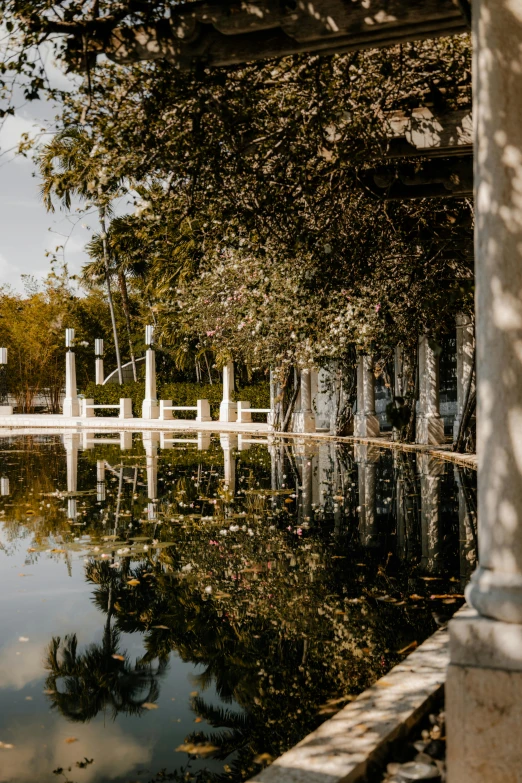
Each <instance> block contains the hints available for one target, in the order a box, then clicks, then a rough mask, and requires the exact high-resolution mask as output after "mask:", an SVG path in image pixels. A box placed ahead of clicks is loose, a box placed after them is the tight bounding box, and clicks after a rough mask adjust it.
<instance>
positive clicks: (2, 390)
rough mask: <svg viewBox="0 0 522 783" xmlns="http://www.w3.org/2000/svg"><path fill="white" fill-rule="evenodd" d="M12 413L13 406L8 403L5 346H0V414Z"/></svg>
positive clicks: (8, 414) (7, 414) (10, 414)
mask: <svg viewBox="0 0 522 783" xmlns="http://www.w3.org/2000/svg"><path fill="white" fill-rule="evenodd" d="M4 403H5V404H4ZM12 415H13V406H12V405H9V394H8V390H7V348H0V416H12Z"/></svg>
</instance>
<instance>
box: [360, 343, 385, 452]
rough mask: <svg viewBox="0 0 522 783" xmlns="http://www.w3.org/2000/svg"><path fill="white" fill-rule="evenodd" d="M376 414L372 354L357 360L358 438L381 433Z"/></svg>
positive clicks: (376, 435) (371, 436) (375, 435)
mask: <svg viewBox="0 0 522 783" xmlns="http://www.w3.org/2000/svg"><path fill="white" fill-rule="evenodd" d="M380 430H381V428H380V426H379V419H378V418H377V416H376V415H375V375H374V372H373V359H372V357H371V356H366V355H365V356H359V359H358V362H357V413H356V414H355V423H354V435H355V437H357V438H376V437H378V435H379V433H380Z"/></svg>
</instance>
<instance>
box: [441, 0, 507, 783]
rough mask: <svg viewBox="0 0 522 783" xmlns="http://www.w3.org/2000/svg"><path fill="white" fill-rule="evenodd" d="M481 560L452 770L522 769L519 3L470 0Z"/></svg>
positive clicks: (453, 724)
mask: <svg viewBox="0 0 522 783" xmlns="http://www.w3.org/2000/svg"><path fill="white" fill-rule="evenodd" d="M473 31H474V46H473V51H474V75H473V81H474V85H473V86H474V89H473V97H474V108H473V118H474V123H475V144H474V150H475V188H476V197H475V219H476V223H475V225H476V235H475V269H476V299H475V303H476V340H477V452H478V544H479V563H480V565H479V568H478V569H477V571H476V572H475V574H474V576H473V577H472V580H471V584H470V585H469V586H468V589H467V591H466V595H467V599H468V603H469V604H471V606H472V607H473V608H474V610H475V611H473V610H470V611H469V612H468V613H465V614H464V615H462V616H461V617H459V618H458V619H457V618H456V619H455V620H453V621H452V622H451V623H450V656H451V664H450V666H449V670H448V678H447V682H446V716H447V737H448V756H447V761H448V781H449V783H461V781H473V783H501V781H502V783H505V781H517V780H520V776H521V770H522V743H521V742H520V741H519V737H520V726H521V720H522V184H521V183H522V100H521V99H520V96H521V95H522V3H520V2H519V1H518V2H517V0H473Z"/></svg>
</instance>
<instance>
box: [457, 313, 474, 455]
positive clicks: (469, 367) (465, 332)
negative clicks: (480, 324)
mask: <svg viewBox="0 0 522 783" xmlns="http://www.w3.org/2000/svg"><path fill="white" fill-rule="evenodd" d="M474 348H475V335H474V333H473V324H472V323H471V319H470V317H469V316H468V315H465V314H464V313H458V315H457V415H456V416H455V421H454V422H453V440H454V441H456V440H457V437H458V434H459V429H460V422H461V421H462V414H463V412H464V404H465V402H466V393H467V390H468V385H469V379H470V377H471V375H472V373H473V351H474Z"/></svg>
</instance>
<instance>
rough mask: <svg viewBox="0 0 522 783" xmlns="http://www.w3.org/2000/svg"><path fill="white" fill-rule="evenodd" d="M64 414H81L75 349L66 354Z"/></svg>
mask: <svg viewBox="0 0 522 783" xmlns="http://www.w3.org/2000/svg"><path fill="white" fill-rule="evenodd" d="M63 415H64V416H79V415H80V400H79V399H78V391H77V389H76V357H75V355H74V351H72V350H68V351H67V353H66V354H65V399H64V401H63Z"/></svg>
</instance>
